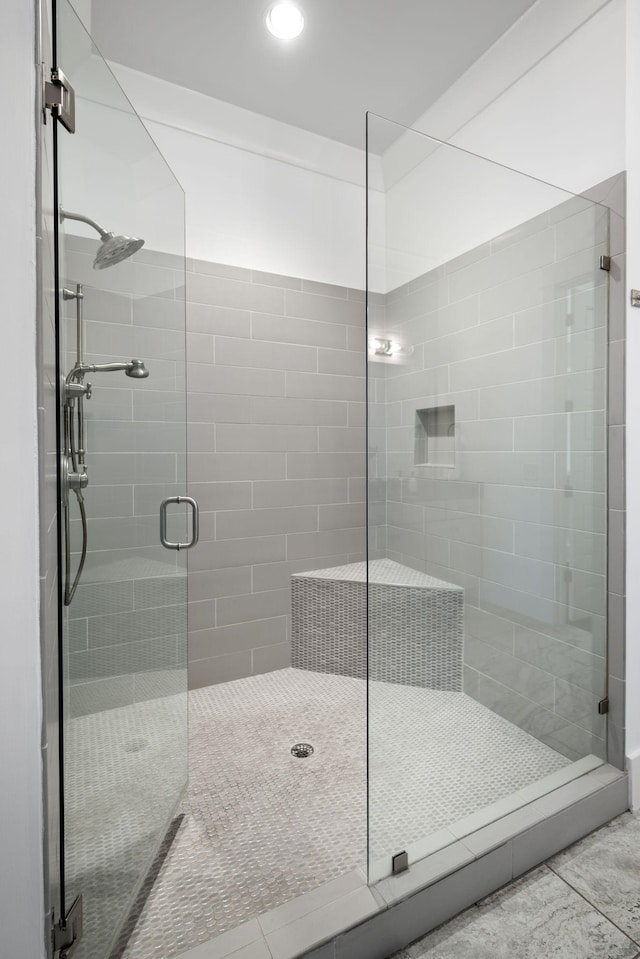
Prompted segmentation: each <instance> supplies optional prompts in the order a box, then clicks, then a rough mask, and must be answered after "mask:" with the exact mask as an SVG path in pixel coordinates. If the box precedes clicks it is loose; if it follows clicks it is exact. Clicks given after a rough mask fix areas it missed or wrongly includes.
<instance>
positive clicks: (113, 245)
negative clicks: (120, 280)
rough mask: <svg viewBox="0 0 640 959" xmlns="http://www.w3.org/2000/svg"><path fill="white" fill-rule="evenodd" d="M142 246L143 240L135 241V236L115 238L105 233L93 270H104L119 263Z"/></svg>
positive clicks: (113, 235)
mask: <svg viewBox="0 0 640 959" xmlns="http://www.w3.org/2000/svg"><path fill="white" fill-rule="evenodd" d="M143 245H144V240H137V239H136V237H135V236H116V235H115V233H105V234H104V235H103V237H102V243H101V244H100V246H99V248H98V252H97V253H96V258H95V260H94V261H93V268H94V270H106V269H107V267H109V266H115V264H116V263H121V262H122V260H126V259H127V257H129V256H133V254H134V253H137V251H138V250H139V249H140V247H141V246H143Z"/></svg>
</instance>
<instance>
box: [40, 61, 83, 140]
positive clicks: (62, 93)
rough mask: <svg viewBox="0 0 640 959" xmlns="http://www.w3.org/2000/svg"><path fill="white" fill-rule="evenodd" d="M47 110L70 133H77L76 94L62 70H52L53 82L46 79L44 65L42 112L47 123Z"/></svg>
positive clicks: (43, 67)
mask: <svg viewBox="0 0 640 959" xmlns="http://www.w3.org/2000/svg"><path fill="white" fill-rule="evenodd" d="M47 110H51V115H52V116H54V117H57V119H58V120H60V123H61V124H62V126H63V127H64V128H65V129H66V130H68V131H69V133H75V132H76V93H75V90H74V89H73V87H72V86H71V84H70V83H69V81H68V80H67V78H66V77H65V75H64V73H63V72H62V70H55V69H52V70H51V80H47V79H46V74H45V66H44V63H43V64H42V111H43V114H44V122H45V123H46V122H47Z"/></svg>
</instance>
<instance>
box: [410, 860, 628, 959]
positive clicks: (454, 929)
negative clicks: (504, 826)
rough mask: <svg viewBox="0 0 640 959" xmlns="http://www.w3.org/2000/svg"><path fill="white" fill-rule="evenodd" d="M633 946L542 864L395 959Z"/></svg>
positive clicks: (622, 950)
mask: <svg viewBox="0 0 640 959" xmlns="http://www.w3.org/2000/svg"><path fill="white" fill-rule="evenodd" d="M637 952H638V946H637V944H636V943H634V942H632V941H631V940H630V939H629V938H628V937H627V936H625V935H624V933H622V932H621V931H620V930H619V929H617V928H616V926H614V925H613V924H612V923H610V922H609V921H608V920H607V919H606V918H605V917H604V916H602V915H601V914H600V913H599V912H597V910H595V909H593V908H592V907H591V906H590V905H589V903H587V902H586V901H585V900H584V899H583V898H582V896H580V895H578V893H576V892H574V891H573V890H572V889H571V888H570V887H569V886H567V885H566V883H564V882H563V881H562V880H561V879H559V878H558V876H556V875H554V873H552V872H551V870H549V869H547V868H546V866H542V867H540V868H538V869H535V870H533V872H531V873H529V874H528V875H527V876H524V877H523V878H522V879H519V880H517V881H516V882H514V883H512V884H511V885H510V886H508V887H507V888H506V889H502V890H500V892H497V893H494V894H493V895H491V896H488V897H487V898H486V899H484V900H483V901H482V902H480V903H478V905H476V906H472V907H471V909H467V911H466V912H463V913H462V914H461V915H460V916H457V917H456V918H455V919H452V920H451V921H450V922H448V923H446V924H445V925H444V926H441V927H440V928H439V929H435V930H434V931H433V932H431V933H429V934H428V935H427V936H424V937H423V938H422V939H420V940H419V941H418V942H415V943H413V945H412V946H409V947H408V948H407V949H404V950H402V951H401V952H399V953H397V954H396V957H395V959H427V957H428V959H513V957H514V956H517V957H518V959H541V957H544V959H556V957H557V959H635V957H636V955H637Z"/></svg>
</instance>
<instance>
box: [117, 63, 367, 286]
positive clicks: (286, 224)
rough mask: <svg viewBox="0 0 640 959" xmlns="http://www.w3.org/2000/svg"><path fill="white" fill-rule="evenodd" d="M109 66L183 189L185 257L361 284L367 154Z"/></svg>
mask: <svg viewBox="0 0 640 959" xmlns="http://www.w3.org/2000/svg"><path fill="white" fill-rule="evenodd" d="M112 67H113V70H114V72H115V73H116V76H117V77H118V80H119V81H120V83H121V84H122V86H123V88H124V90H125V92H126V93H127V95H128V97H129V98H130V100H131V101H132V103H133V105H134V106H135V108H136V110H137V111H138V113H140V115H141V116H142V118H143V120H144V121H145V123H146V125H147V127H148V129H149V131H150V133H151V135H152V136H153V138H154V140H155V141H156V143H157V144H158V146H159V147H160V149H161V150H162V152H163V153H164V155H165V157H166V159H167V161H168V163H169V165H170V166H171V168H172V169H173V171H174V173H175V174H176V176H177V177H178V179H179V181H180V182H181V184H182V186H183V188H184V190H185V193H186V204H187V213H186V216H187V256H190V257H196V258H198V259H205V260H213V261H217V262H220V263H228V264H232V265H234V266H245V267H250V268H252V269H257V270H265V271H267V272H272V273H283V274H288V275H291V276H300V277H305V278H307V279H312V280H319V281H322V282H326V283H337V284H339V285H343V286H353V287H364V282H365V247H364V218H365V193H364V181H365V154H364V151H361V150H355V149H354V148H353V147H348V146H345V145H344V144H342V143H336V142H334V141H332V140H328V139H326V138H325V137H320V136H318V135H316V134H313V133H309V132H308V131H306V130H299V129H296V128H295V127H292V126H289V125H288V124H285V123H280V122H278V121H276V120H271V119H270V118H268V117H264V116H260V115H258V114H255V113H251V112H250V111H248V110H242V109H239V108H238V107H233V106H231V105H230V104H227V103H223V102H221V101H219V100H214V99H212V98H211V97H206V96H203V95H202V94H200V93H195V92H194V91H192V90H186V89H183V88H181V87H178V86H176V85H175V84H171V83H167V82H166V81H164V80H158V79H157V78H155V77H149V76H147V75H145V74H141V73H138V72H137V71H135V70H131V69H129V68H127V67H122V66H120V65H118V64H112ZM362 122H363V129H362V140H363V144H364V117H363V121H362Z"/></svg>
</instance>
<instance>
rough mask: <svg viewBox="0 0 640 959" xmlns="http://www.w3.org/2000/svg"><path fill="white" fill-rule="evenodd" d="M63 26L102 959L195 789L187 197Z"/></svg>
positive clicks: (69, 416)
mask: <svg viewBox="0 0 640 959" xmlns="http://www.w3.org/2000/svg"><path fill="white" fill-rule="evenodd" d="M55 12H56V17H55V20H56V31H57V51H56V66H57V67H58V68H59V69H60V70H62V71H63V73H64V76H65V77H66V82H68V83H70V84H71V86H72V87H73V88H74V90H75V132H73V133H71V132H69V130H68V129H66V128H65V127H64V126H63V124H62V123H61V122H57V123H56V125H55V131H54V137H55V153H56V192H57V211H58V235H57V261H58V290H57V294H58V296H57V306H58V316H57V326H58V351H59V352H58V362H59V369H58V381H59V392H60V431H59V443H60V463H61V466H60V473H61V480H60V488H61V510H60V513H61V517H62V521H61V530H60V534H61V535H60V544H61V545H60V565H59V569H60V584H59V585H60V606H61V610H62V623H61V651H60V653H61V657H60V666H61V673H62V677H63V682H62V702H61V707H62V714H63V722H62V723H61V729H62V751H61V755H62V763H61V765H62V774H63V775H62V779H63V786H62V791H63V795H62V807H63V817H64V820H63V837H64V840H63V864H62V865H63V890H64V892H63V900H64V911H65V913H66V912H68V911H69V909H70V908H71V907H72V904H73V903H74V902H75V901H76V899H77V897H79V896H82V902H83V927H84V929H83V934H82V938H81V940H80V942H79V945H78V949H77V951H76V953H75V955H76V956H77V957H79V959H106V957H107V956H109V955H110V954H111V952H112V950H113V949H114V948H115V947H116V946H117V943H118V937H119V936H120V935H121V929H122V927H123V924H126V919H127V916H128V914H129V911H130V910H131V907H132V906H133V903H134V900H135V898H136V896H137V895H138V893H139V891H140V887H141V885H142V882H143V880H144V878H145V876H146V875H147V873H148V870H149V868H150V866H151V865H152V863H153V860H154V857H155V856H156V854H157V852H158V849H159V847H160V844H161V842H162V840H163V838H164V837H165V835H166V834H167V830H168V827H169V826H170V824H171V821H172V818H173V817H174V815H175V812H176V807H177V805H178V802H179V800H180V798H181V796H182V793H183V790H184V787H185V784H186V780H187V569H186V552H185V550H184V549H176V548H175V547H176V545H177V544H182V545H185V546H186V545H188V544H189V543H190V541H191V540H192V538H193V537H194V533H195V531H196V529H195V528H196V526H197V523H196V520H197V517H196V515H193V518H192V515H191V514H192V509H191V506H192V504H190V503H187V504H183V503H182V502H180V503H177V502H176V499H177V498H178V497H180V498H182V497H184V496H185V493H186V393H185V291H184V196H183V193H182V190H181V188H180V186H179V184H178V183H177V181H176V180H175V178H174V176H173V174H172V172H171V170H170V169H169V167H168V166H167V164H166V162H165V161H164V159H163V157H162V155H161V154H160V153H159V151H158V149H157V147H156V146H155V144H154V142H153V140H152V139H151V137H150V136H149V134H148V133H147V131H146V129H145V127H144V126H143V124H142V122H141V121H140V119H139V118H138V117H137V115H136V114H135V112H134V110H133V109H132V107H131V104H130V103H129V102H128V101H127V99H126V97H125V96H124V94H123V92H122V90H121V88H120V87H119V86H118V84H117V82H116V80H115V78H114V76H113V75H112V73H111V71H110V70H109V68H108V66H107V65H106V63H105V61H104V60H103V59H102V57H101V56H100V54H99V51H98V50H97V49H96V47H95V45H94V44H93V42H92V40H91V37H90V36H89V34H88V33H87V32H86V31H85V29H84V27H83V25H82V23H81V22H80V20H79V19H78V17H77V16H76V14H75V12H74V10H73V8H72V7H71V5H70V4H69V3H67V2H66V0H58V2H57V4H56V11H55ZM69 125H71V124H69ZM161 520H162V522H161ZM161 540H162V541H161Z"/></svg>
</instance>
